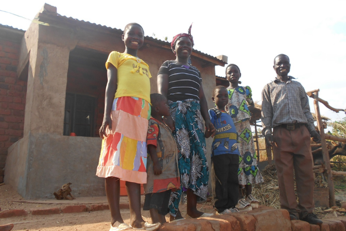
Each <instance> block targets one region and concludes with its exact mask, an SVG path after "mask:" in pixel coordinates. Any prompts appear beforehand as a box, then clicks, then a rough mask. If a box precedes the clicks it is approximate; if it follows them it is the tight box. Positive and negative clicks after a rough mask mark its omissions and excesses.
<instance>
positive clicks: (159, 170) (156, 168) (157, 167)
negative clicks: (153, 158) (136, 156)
mask: <svg viewBox="0 0 346 231" xmlns="http://www.w3.org/2000/svg"><path fill="white" fill-rule="evenodd" d="M153 167H154V174H155V175H156V176H157V175H161V174H162V168H161V166H160V164H159V163H157V164H155V163H154V166H153Z"/></svg>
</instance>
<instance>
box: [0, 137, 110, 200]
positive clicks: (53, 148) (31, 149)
mask: <svg viewBox="0 0 346 231" xmlns="http://www.w3.org/2000/svg"><path fill="white" fill-rule="evenodd" d="M100 146H101V139H100V138H94V137H70V136H60V135H57V134H49V133H36V134H29V135H28V136H26V137H24V138H23V139H21V140H20V141H19V142H17V143H16V144H14V145H12V146H11V148H10V149H9V153H10V155H11V158H9V159H8V161H7V163H6V169H7V168H8V169H12V171H6V182H10V183H11V185H16V186H17V189H18V193H19V194H20V195H22V196H23V197H24V198H26V199H38V198H54V196H53V192H55V191H57V190H58V189H59V188H60V187H61V186H62V185H63V184H65V183H68V182H71V183H72V189H73V195H74V196H77V197H79V196H100V195H104V193H105V190H104V180H103V179H100V178H98V177H96V176H95V172H96V167H97V163H98V158H99V151H100ZM18 166H21V167H20V168H19V167H18Z"/></svg>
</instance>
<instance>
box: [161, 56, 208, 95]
mask: <svg viewBox="0 0 346 231" xmlns="http://www.w3.org/2000/svg"><path fill="white" fill-rule="evenodd" d="M160 74H167V75H168V94H167V99H168V100H170V101H173V102H176V101H181V100H186V99H195V100H199V88H200V87H201V84H202V78H201V74H200V72H199V71H198V69H197V68H196V67H194V66H191V65H177V64H176V61H174V60H168V61H165V62H164V63H163V64H162V66H161V67H160V70H159V75H160Z"/></svg>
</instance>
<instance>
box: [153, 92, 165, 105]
mask: <svg viewBox="0 0 346 231" xmlns="http://www.w3.org/2000/svg"><path fill="white" fill-rule="evenodd" d="M165 99H166V97H165V96H164V95H161V94H159V93H152V94H150V102H151V104H152V105H153V106H154V105H157V104H158V103H160V102H161V101H163V100H165Z"/></svg>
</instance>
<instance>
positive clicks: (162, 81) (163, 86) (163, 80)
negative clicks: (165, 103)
mask: <svg viewBox="0 0 346 231" xmlns="http://www.w3.org/2000/svg"><path fill="white" fill-rule="evenodd" d="M157 92H158V93H160V94H161V95H164V96H165V97H166V98H167V95H168V74H159V75H158V76H157Z"/></svg>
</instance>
